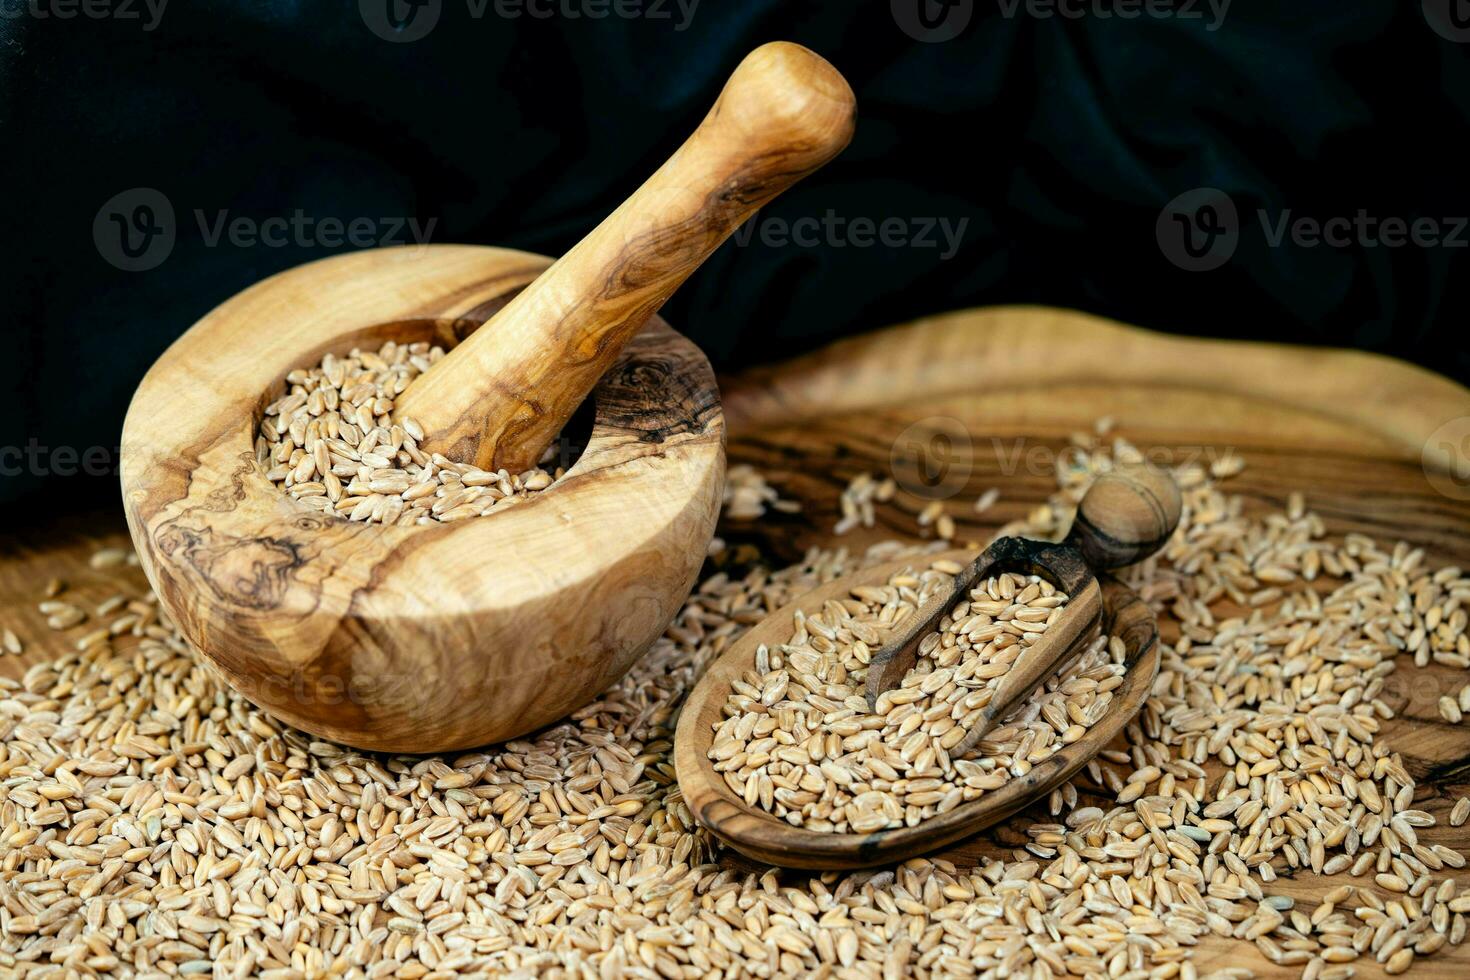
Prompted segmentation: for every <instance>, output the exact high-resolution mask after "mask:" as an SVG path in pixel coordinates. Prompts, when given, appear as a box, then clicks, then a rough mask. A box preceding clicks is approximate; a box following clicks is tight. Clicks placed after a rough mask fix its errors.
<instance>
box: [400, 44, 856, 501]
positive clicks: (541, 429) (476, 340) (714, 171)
mask: <svg viewBox="0 0 1470 980" xmlns="http://www.w3.org/2000/svg"><path fill="white" fill-rule="evenodd" d="M854 112H855V102H854V99H853V95H852V90H851V89H850V88H848V85H847V82H846V81H844V80H843V78H842V76H841V75H840V74H839V73H838V72H837V70H836V69H835V68H833V67H832V66H831V65H829V64H828V63H827V62H825V61H823V60H822V59H821V58H820V57H818V56H817V55H815V54H813V53H812V52H810V51H808V50H807V49H806V48H803V47H801V46H799V45H795V44H788V43H784V42H775V43H771V44H766V45H763V46H761V47H760V48H757V49H756V50H755V51H753V52H752V53H751V54H750V55H748V56H747V57H746V58H745V60H744V61H742V62H741V63H740V65H739V67H738V68H736V69H735V72H734V74H732V75H731V76H730V80H729V81H728V82H727V83H726V85H725V87H724V90H723V91H722V92H721V93H720V96H719V99H718V100H717V101H716V102H715V104H714V107H713V108H711V109H710V111H709V114H708V115H707V116H706V117H705V119H704V121H703V122H701V123H700V125H699V127H698V128H697V129H696V130H695V131H694V133H693V135H691V136H690V137H689V139H688V140H687V141H685V143H684V144H683V145H682V146H681V147H679V149H678V150H677V151H675V153H674V155H673V156H671V157H670V158H669V159H668V160H667V161H666V162H665V163H664V165H663V166H662V167H660V168H659V169H658V170H657V171H656V172H655V173H654V174H653V176H651V177H650V178H648V180H647V182H646V183H644V184H643V186H641V187H639V188H638V189H637V190H636V191H635V192H634V193H633V194H632V196H630V197H629V198H628V199H627V200H626V201H624V202H623V204H622V205H621V206H619V207H618V209H617V210H616V211H614V212H613V213H612V214H610V215H609V216H608V217H607V218H605V219H604V220H603V222H602V223H601V224H600V225H598V226H597V228H596V229H595V230H593V231H592V232H591V233H590V234H588V235H587V237H586V238H584V239H582V241H580V242H578V243H577V245H576V246H574V247H573V248H572V249H571V250H570V251H568V252H567V253H566V254H565V255H563V256H562V257H561V258H560V259H558V260H557V262H556V264H555V265H553V266H552V267H551V269H550V270H548V271H547V273H546V274H545V275H543V276H541V277H540V278H539V279H537V281H536V282H535V283H534V284H533V285H531V286H530V287H528V288H527V289H526V290H525V291H524V292H522V293H521V294H520V295H519V296H517V297H516V298H515V299H514V300H513V301H512V302H511V303H510V304H509V305H508V306H507V307H506V308H505V310H504V311H503V312H502V313H500V314H499V315H498V316H497V317H496V320H495V329H494V330H490V331H485V332H484V333H482V334H479V335H476V336H474V337H472V338H470V339H469V340H468V341H467V342H466V343H464V344H463V345H461V347H460V348H459V349H458V350H456V351H455V352H453V353H451V354H450V355H449V356H448V357H446V358H445V359H444V360H443V361H442V362H440V363H439V364H437V365H435V367H434V369H433V370H432V371H430V372H429V373H428V374H426V375H425V376H424V377H423V378H422V379H420V381H419V383H418V384H416V385H415V386H414V387H413V388H412V389H410V390H409V391H407V392H405V393H404V396H403V398H402V399H401V408H402V410H403V411H404V412H405V413H406V414H407V415H409V416H410V417H412V418H414V419H416V420H417V421H418V422H419V424H420V425H421V426H423V429H424V431H425V433H426V435H427V438H426V440H425V442H424V448H425V449H426V450H427V451H437V452H442V453H444V454H445V455H446V456H449V457H450V458H451V459H460V460H467V461H468V460H473V461H475V462H477V463H479V465H480V466H482V467H484V468H486V469H491V470H494V469H497V468H500V467H504V468H506V469H508V470H510V471H511V472H512V473H515V472H520V471H522V470H525V469H529V468H530V467H531V466H532V465H534V464H535V462H536V460H537V459H538V458H540V456H541V452H542V450H544V449H545V448H546V446H547V445H549V444H550V443H551V440H552V439H554V438H555V437H556V435H557V433H558V432H560V431H561V429H562V426H563V425H564V424H565V423H566V421H567V419H568V417H570V415H571V414H572V412H573V410H574V409H575V408H576V407H577V406H578V405H579V404H581V402H582V400H583V399H584V398H585V397H586V395H587V392H588V391H590V390H591V389H592V386H593V384H595V383H596V382H597V379H598V378H600V377H602V375H603V373H604V372H605V371H606V370H607V368H608V366H609V365H610V364H611V363H612V362H613V360H614V359H615V358H617V356H618V352H619V351H621V350H622V349H623V346H624V345H625V344H626V343H627V342H628V339H629V338H630V337H632V336H633V335H634V334H635V333H636V332H637V331H638V330H639V329H640V328H641V327H642V326H643V324H644V323H645V322H646V321H647V320H648V317H649V316H650V315H651V314H653V313H654V312H655V311H656V310H658V309H659V307H661V306H662V305H663V304H664V301H665V300H667V299H668V298H669V296H670V295H671V294H672V293H673V292H674V290H676V289H677V288H678V287H679V285H680V284H681V283H683V282H684V280H685V279H686V278H688V277H689V275H690V274H691V273H692V272H693V271H694V270H695V269H697V268H698V267H699V266H700V264H701V263H703V262H704V260H705V259H706V258H708V257H709V255H710V253H711V252H713V251H714V250H715V248H716V247H718V246H719V244H720V243H721V242H723V241H724V240H725V239H726V238H727V237H728V236H729V235H730V234H731V233H732V232H734V231H735V229H736V228H738V227H739V226H740V225H741V223H742V222H744V221H745V220H746V219H747V218H749V217H750V216H751V215H753V214H754V213H755V212H756V211H757V210H758V209H759V208H761V207H762V206H764V205H765V204H766V203H768V202H769V201H771V200H772V199H773V198H775V197H776V196H777V195H778V194H780V193H781V192H782V191H784V190H786V189H787V188H788V187H790V186H791V185H792V184H794V183H796V182H797V181H798V180H800V179H802V178H803V177H805V176H806V175H808V174H810V173H811V172H812V171H814V170H816V169H817V168H818V167H820V166H822V165H823V164H825V163H826V162H827V161H828V160H830V159H832V157H834V156H836V155H837V153H838V152H840V151H841V150H842V148H843V147H845V146H846V145H847V143H848V140H850V139H851V138H852V129H853V117H854Z"/></svg>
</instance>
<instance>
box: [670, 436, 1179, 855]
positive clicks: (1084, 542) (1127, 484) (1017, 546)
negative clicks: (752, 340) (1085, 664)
mask: <svg viewBox="0 0 1470 980" xmlns="http://www.w3.org/2000/svg"><path fill="white" fill-rule="evenodd" d="M1180 508H1181V500H1180V494H1179V488H1178V486H1176V485H1175V483H1174V480H1173V478H1172V477H1170V476H1169V475H1168V474H1167V473H1164V472H1162V471H1160V470H1158V469H1155V468H1153V467H1151V466H1147V465H1144V464H1139V465H1135V466H1126V467H1120V468H1119V469H1117V470H1115V471H1113V472H1111V473H1108V474H1104V475H1103V476H1100V477H1098V479H1097V480H1096V481H1094V483H1093V485H1092V487H1091V488H1089V490H1088V492H1087V495H1086V496H1085V497H1084V498H1083V500H1082V503H1081V505H1080V506H1079V507H1078V510H1077V517H1076V520H1075V521H1074V523H1073V525H1072V529H1071V531H1070V533H1069V534H1068V535H1067V538H1066V540H1065V541H1063V542H1062V543H1061V544H1051V543H1048V542H1042V541H1032V540H1029V539H1025V538H1012V537H1006V538H1000V539H999V540H997V541H996V542H995V543H994V544H992V545H991V546H990V547H989V548H987V549H985V551H984V552H983V553H981V555H980V556H979V557H978V558H974V559H973V560H972V561H971V560H970V558H971V556H970V555H968V554H966V553H964V552H950V553H947V554H945V555H940V556H934V557H935V558H947V559H950V560H956V561H968V562H969V563H968V565H967V566H966V568H965V569H964V571H962V572H961V573H960V574H959V575H958V576H956V577H955V581H954V585H953V587H952V588H950V589H948V590H946V591H944V592H943V593H942V594H941V595H940V596H938V597H936V598H934V599H932V600H930V601H929V602H927V603H926V604H925V605H924V606H923V607H922V608H921V609H920V610H918V611H917V612H916V613H915V614H913V615H911V616H909V617H908V618H906V619H904V620H902V621H901V623H900V624H899V625H898V626H897V627H896V629H897V630H898V635H897V636H895V637H893V638H892V639H891V640H890V641H888V642H887V643H885V644H884V646H883V647H882V648H880V649H879V650H878V652H877V653H875V654H874V655H873V658H872V661H871V662H870V664H869V667H868V676H867V682H866V683H867V695H868V699H869V703H870V704H872V702H873V701H874V700H875V699H876V697H877V695H878V694H880V693H882V692H883V691H885V690H888V689H890V688H892V687H895V686H897V685H898V684H899V683H900V682H901V681H902V679H903V676H904V675H905V674H906V673H907V672H908V671H909V670H911V669H912V668H913V665H914V660H915V655H916V652H917V647H918V644H919V642H920V640H922V638H923V637H924V636H925V635H927V634H928V633H930V632H932V631H933V630H934V629H935V628H937V626H938V624H939V621H940V620H941V619H942V618H943V617H944V614H945V612H947V611H948V610H949V609H951V608H953V607H954V605H955V604H956V603H958V602H959V601H960V600H962V599H964V598H966V597H967V596H968V595H969V593H970V590H971V589H972V588H973V587H974V585H975V583H976V582H978V581H980V580H981V579H983V578H985V577H987V576H990V575H994V574H998V573H1001V572H1007V571H1009V572H1019V573H1024V574H1028V575H1032V574H1034V575H1039V576H1041V577H1042V578H1044V579H1046V580H1047V581H1049V582H1051V583H1052V584H1053V585H1055V586H1057V587H1058V588H1059V589H1061V590H1062V591H1064V592H1066V593H1067V594H1068V596H1069V599H1068V602H1067V604H1066V606H1065V607H1064V609H1063V613H1062V615H1061V617H1060V618H1059V619H1058V621H1056V622H1054V623H1053V624H1052V626H1051V627H1049V628H1048V629H1047V631H1046V634H1045V635H1044V637H1043V638H1042V639H1040V640H1038V641H1036V642H1035V643H1034V644H1032V645H1031V646H1030V647H1028V648H1027V649H1026V651H1025V652H1024V653H1022V654H1021V655H1020V657H1018V658H1017V660H1016V662H1015V664H1014V665H1013V666H1012V668H1011V670H1010V672H1009V673H1008V674H1006V675H1005V677H1004V679H1003V680H1002V683H1001V685H1000V688H999V690H997V692H996V694H995V697H994V698H993V699H992V700H991V702H990V704H989V705H987V706H986V708H985V709H984V711H983V712H982V717H981V722H980V724H979V725H978V726H976V727H975V728H973V729H972V730H971V731H970V733H969V734H968V735H966V737H965V739H964V740H963V741H962V742H961V743H960V744H959V745H958V746H956V747H955V748H954V749H952V750H951V751H950V754H951V757H952V758H959V757H960V756H962V755H963V754H964V753H965V752H966V751H968V750H969V749H971V748H973V747H974V746H975V745H977V744H978V743H979V742H980V740H981V739H982V738H983V737H984V735H985V734H986V733H988V732H989V731H991V730H992V729H993V728H994V727H995V725H996V723H997V722H998V721H999V720H1000V719H1001V718H1003V717H1005V716H1006V715H1007V714H1009V713H1010V712H1011V711H1013V710H1014V709H1016V708H1017V707H1019V706H1020V704H1021V703H1022V702H1023V701H1024V699H1025V698H1027V697H1029V696H1030V695H1031V693H1032V692H1033V691H1034V690H1035V689H1036V687H1037V685H1038V684H1040V683H1041V682H1042V681H1044V680H1045V679H1046V678H1047V677H1050V676H1052V675H1053V674H1055V673H1056V672H1057V671H1058V670H1060V669H1061V668H1062V667H1063V666H1064V665H1066V664H1067V663H1068V662H1070V661H1071V660H1072V659H1073V658H1074V657H1075V656H1077V655H1078V654H1079V653H1080V652H1081V651H1082V650H1083V649H1084V648H1085V647H1086V646H1087V645H1088V644H1089V642H1090V641H1091V640H1092V639H1093V638H1094V637H1095V636H1096V629H1097V627H1098V625H1099V624H1101V626H1102V627H1103V629H1104V630H1105V631H1106V632H1107V633H1108V635H1112V636H1119V637H1121V638H1122V639H1123V642H1124V645H1125V647H1126V649H1127V659H1126V668H1127V673H1126V674H1125V676H1124V681H1123V684H1122V686H1121V687H1119V688H1118V689H1116V690H1115V691H1114V693H1113V700H1112V702H1111V703H1110V704H1109V706H1108V711H1107V713H1106V714H1105V715H1104V716H1103V718H1102V719H1101V720H1100V721H1098V722H1097V723H1096V724H1094V725H1093V726H1092V727H1091V728H1089V729H1088V730H1087V732H1086V734H1084V735H1083V736H1082V737H1081V738H1080V739H1078V740H1077V741H1076V742H1073V743H1071V744H1070V745H1067V746H1065V747H1063V748H1061V749H1060V750H1058V751H1057V752H1056V753H1054V754H1053V755H1051V756H1050V757H1048V758H1047V759H1045V760H1043V761H1042V762H1040V763H1038V764H1037V765H1036V766H1035V767H1033V768H1032V769H1031V770H1030V771H1029V772H1028V773H1026V774H1025V775H1024V776H1019V777H1014V778H1012V779H1011V780H1010V781H1009V782H1007V783H1006V784H1005V785H1003V786H1002V787H1000V788H999V789H997V790H992V791H991V792H988V793H985V794H984V795H982V796H980V797H979V798H978V799H975V800H972V801H970V802H967V803H962V804H960V805H959V806H957V807H955V808H954V809H952V810H948V811H946V812H944V813H941V814H937V815H935V816H934V817H931V818H930V819H928V820H925V821H924V822H922V823H920V824H919V825H918V826H915V827H900V828H895V829H891V830H882V831H877V832H875V833H869V834H852V833H848V834H834V833H826V832H822V831H814V830H806V829H803V828H801V827H797V826H793V825H791V824H789V823H787V822H786V821H785V820H782V819H780V818H778V817H776V816H775V815H774V814H772V813H769V812H767V811H765V810H762V809H757V808H754V807H750V806H747V805H746V803H745V801H744V800H743V799H741V798H740V797H739V796H737V795H736V794H735V793H734V792H733V791H732V790H731V789H730V787H729V785H728V784H727V783H726V782H725V780H724V778H723V777H722V776H721V774H720V773H718V772H716V771H715V770H714V766H713V763H712V762H711V761H710V759H709V749H710V745H711V744H712V742H713V736H714V728H715V726H716V725H717V724H718V723H719V722H720V721H721V720H722V719H723V718H724V714H723V709H724V705H725V702H726V699H727V698H728V697H729V694H730V689H731V684H732V682H733V681H734V680H736V679H737V678H739V677H740V676H741V675H742V674H743V673H744V672H745V671H747V670H749V669H751V667H752V666H753V664H754V662H755V652H756V649H757V648H758V647H760V646H763V645H764V646H766V647H778V646H780V645H782V644H783V643H785V642H787V641H788V640H789V639H790V637H791V635H792V632H793V617H794V616H795V613H796V611H797V610H798V609H799V610H802V611H803V612H805V613H807V614H808V615H814V614H816V613H818V612H820V611H821V609H822V607H823V606H824V605H825V604H826V602H828V601H829V600H832V599H836V600H839V601H840V600H842V599H846V598H848V597H849V596H850V595H851V594H852V591H853V590H854V589H857V588H861V587H863V586H881V585H883V584H885V583H886V582H887V581H888V580H889V579H890V578H892V577H893V575H895V574H897V573H899V572H901V571H903V570H904V569H906V568H913V567H915V565H916V564H917V563H918V562H919V561H920V560H918V559H909V560H906V561H897V562H889V563H887V564H883V565H878V566H874V567H872V568H868V569H864V570H863V571H860V572H856V573H854V574H852V575H847V576H844V577H842V578H840V579H837V580H836V581H833V582H829V583H828V584H826V585H824V586H821V587H820V588H817V589H814V590H813V591H811V592H809V593H807V594H806V595H804V596H802V597H801V598H799V599H797V600H796V601H795V602H793V603H791V604H790V605H788V606H786V607H785V608H783V609H780V610H778V611H777V612H775V613H773V614H772V615H771V616H770V617H769V618H767V619H765V620H763V621H762V622H761V623H760V624H758V625H757V626H755V627H754V628H752V629H751V630H750V631H749V632H747V633H746V634H745V635H744V636H742V637H741V638H740V640H739V641H738V642H736V643H735V644H733V645H732V646H731V647H730V648H729V649H728V650H727V651H726V652H725V653H724V654H723V655H721V657H720V658H719V660H717V661H716V662H715V663H714V664H712V665H711V666H710V668H709V669H708V670H707V671H706V672H705V674H704V676H703V677H702V678H701V679H700V681H699V684H698V685H696V687H695V689H694V691H693V692H692V693H691V694H690V696H689V700H688V701H687V703H686V704H685V706H684V709H683V711H682V713H681V715H680V717H679V726H678V730H677V733H676V736H675V739H676V740H675V747H674V751H675V756H674V763H675V768H676V770H677V772H678V777H679V788H680V790H681V791H682V793H683V795H684V800H685V803H686V804H687V805H688V806H689V809H690V812H692V813H693V814H694V816H695V818H696V819H698V820H699V822H700V823H702V824H703V825H704V826H705V827H707V828H709V830H710V831H711V832H712V833H714V834H715V836H717V837H719V838H720V839H721V840H723V841H725V842H726V843H727V844H729V845H730V846H731V847H734V848H735V849H736V850H738V851H740V852H741V853H742V854H745V855H747V856H749V857H752V858H755V859H757V860H760V861H765V862H768V863H771V864H779V865H785V866H788V867H799V868H858V867H867V866H871V865H876V864H883V863H887V862H891V861H900V860H903V859H905V858H908V857H912V856H913V855H915V854H921V853H924V852H926V851H931V850H934V849H936V848H939V847H943V846H944V845H946V844H950V843H953V842H954V841H957V840H960V839H961V838H964V837H968V836H970V835H971V834H974V833H976V832H978V831H980V830H983V829H984V828H986V827H989V826H991V825H992V824H994V823H996V822H998V821H1000V820H1003V819H1005V818H1006V817H1008V816H1010V815H1011V814H1012V813H1015V812H1016V811H1017V810H1019V809H1021V808H1022V807H1024V806H1026V805H1027V804H1028V803H1030V802H1031V801H1033V800H1035V799H1038V798H1040V797H1043V796H1045V795H1046V794H1048V793H1050V792H1051V791H1052V790H1053V789H1055V788H1056V787H1057V786H1059V785H1061V784H1062V783H1064V782H1066V781H1067V780H1068V779H1070V778H1071V777H1072V776H1073V775H1074V774H1075V773H1076V772H1077V771H1078V770H1079V769H1081V768H1082V767H1083V766H1084V765H1086V764H1087V762H1088V761H1089V760H1091V759H1092V758H1093V757H1094V756H1096V755H1097V753H1098V752H1100V751H1101V750H1102V749H1103V748H1104V747H1105V746H1106V745H1107V744H1108V743H1109V742H1111V741H1112V740H1113V739H1114V738H1115V737H1116V736H1117V735H1118V734H1119V732H1121V731H1122V730H1123V727H1124V726H1125V725H1127V724H1128V722H1129V721H1131V720H1132V719H1133V717H1134V716H1135V715H1136V714H1137V713H1138V710H1139V708H1141V707H1142V705H1143V702H1144V699H1145V698H1146V697H1147V696H1148V692H1149V690H1150V688H1151V687H1152V685H1153V679H1154V676H1155V675H1156V674H1157V672H1158V663H1159V658H1158V650H1157V649H1156V647H1157V637H1158V630H1157V626H1156V624H1155V622H1154V618H1153V615H1152V613H1150V612H1149V610H1148V607H1147V606H1146V605H1145V604H1144V603H1143V601H1142V600H1141V599H1139V598H1138V596H1137V595H1135V594H1134V593H1133V592H1132V591H1131V590H1130V589H1128V588H1127V586H1125V585H1123V584H1122V583H1121V582H1119V581H1118V580H1117V579H1115V578H1113V577H1112V576H1111V575H1108V574H1106V571H1105V570H1106V569H1110V568H1117V567H1120V566H1123V565H1127V564H1132V563H1133V562H1136V561H1139V560H1141V559H1143V558H1145V557H1147V556H1148V555H1150V554H1152V553H1153V552H1154V551H1156V550H1157V549H1158V548H1160V547H1162V545H1163V544H1164V542H1165V541H1167V540H1168V539H1169V536H1170V535H1171V534H1173V532H1174V528H1175V527H1176V526H1177V525H1178V523H1179V514H1180ZM929 560H932V559H929ZM1099 573H1101V574H1099Z"/></svg>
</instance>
